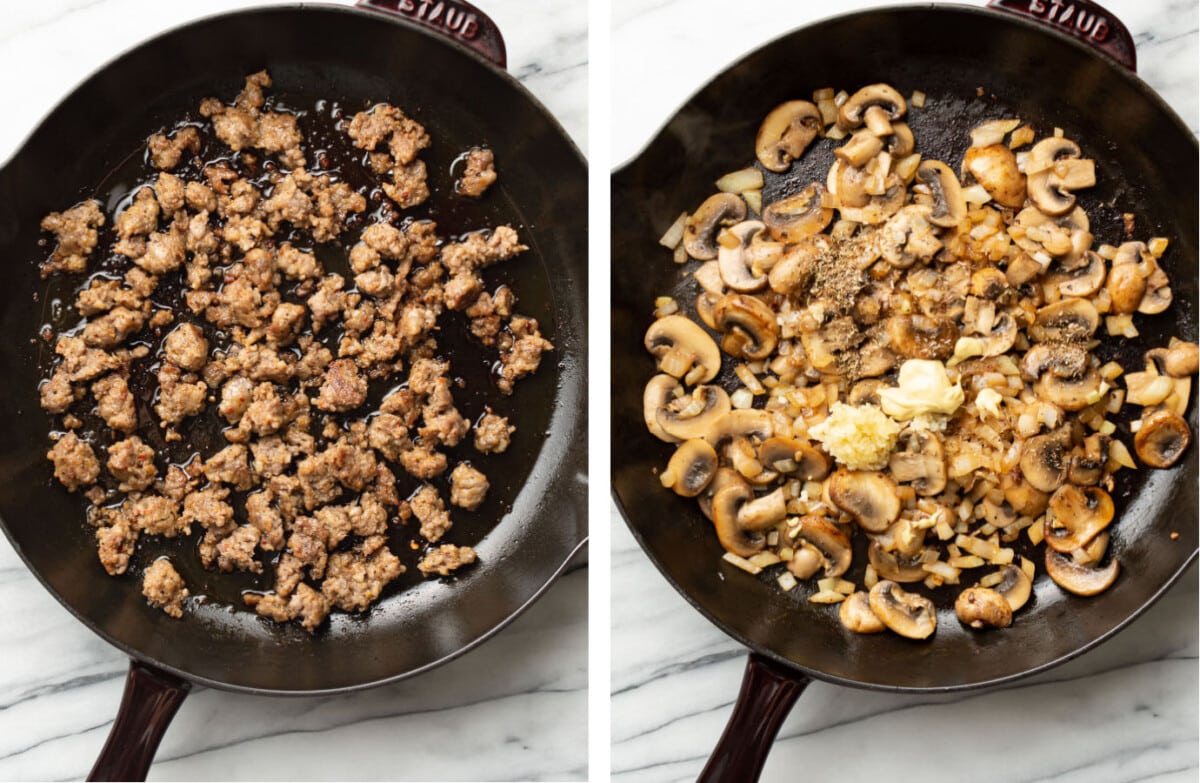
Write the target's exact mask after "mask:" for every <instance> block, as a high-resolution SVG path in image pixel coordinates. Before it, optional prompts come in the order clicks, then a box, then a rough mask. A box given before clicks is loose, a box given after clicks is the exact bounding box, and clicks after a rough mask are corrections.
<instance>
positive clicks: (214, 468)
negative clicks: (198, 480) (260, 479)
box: [204, 443, 254, 492]
mask: <svg viewBox="0 0 1200 783" xmlns="http://www.w3.org/2000/svg"><path fill="white" fill-rule="evenodd" d="M204 477H205V478H207V479H208V480H209V481H211V482H214V483H221V484H229V485H231V486H232V487H233V488H234V489H236V490H238V491H239V492H245V491H246V490H248V489H250V487H251V486H253V484H254V474H253V473H251V472H250V458H249V452H248V450H247V449H246V447H245V446H243V445H242V444H240V443H233V444H230V445H228V446H226V447H225V448H223V449H221V450H220V451H218V452H217V453H216V454H214V455H212V456H211V457H209V458H208V459H206V460H205V461H204Z"/></svg>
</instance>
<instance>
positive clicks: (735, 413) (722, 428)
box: [704, 408, 775, 448]
mask: <svg viewBox="0 0 1200 783" xmlns="http://www.w3.org/2000/svg"><path fill="white" fill-rule="evenodd" d="M774 433H775V423H774V421H773V420H772V419H771V414H770V413H768V412H767V411H764V410H760V409H758V408H744V409H735V410H731V411H729V412H728V413H726V414H725V415H724V416H722V417H721V418H719V419H717V420H716V421H715V422H714V423H713V426H712V427H711V428H709V430H708V432H706V433H704V439H705V440H707V441H708V442H709V445H711V446H712V447H713V448H720V447H721V446H722V445H724V444H725V443H726V442H728V441H730V440H732V439H733V438H753V439H756V440H759V441H763V440H766V439H767V438H769V437H771V436H772V435H773V434H774Z"/></svg>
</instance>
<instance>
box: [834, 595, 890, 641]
mask: <svg viewBox="0 0 1200 783" xmlns="http://www.w3.org/2000/svg"><path fill="white" fill-rule="evenodd" d="M838 619H839V620H841V622H842V625H843V626H845V627H846V630H848V631H853V632H854V633H879V632H881V631H883V630H884V629H886V628H887V626H886V625H884V624H883V621H882V620H880V619H879V618H878V617H876V616H875V613H874V612H872V611H871V599H870V598H869V597H868V595H867V594H866V593H864V592H863V591H861V590H860V591H858V592H856V593H851V594H850V595H849V596H847V597H846V600H845V601H842V603H841V604H840V605H839V606H838Z"/></svg>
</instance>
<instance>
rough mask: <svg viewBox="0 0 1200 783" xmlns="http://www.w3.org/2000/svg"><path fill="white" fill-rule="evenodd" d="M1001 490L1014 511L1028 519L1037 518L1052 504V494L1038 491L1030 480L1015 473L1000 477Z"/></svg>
mask: <svg viewBox="0 0 1200 783" xmlns="http://www.w3.org/2000/svg"><path fill="white" fill-rule="evenodd" d="M1000 490H1001V491H1002V492H1003V493H1004V499H1005V501H1007V502H1008V505H1010V506H1012V507H1013V511H1016V512H1017V513H1018V514H1020V515H1022V516H1026V517H1034V518H1037V517H1039V516H1041V514H1042V512H1043V511H1045V510H1046V506H1047V505H1049V503H1050V493H1049V492H1043V491H1042V490H1040V489H1036V488H1035V487H1034V486H1033V485H1032V484H1030V483H1029V480H1028V479H1026V478H1024V477H1023V476H1021V475H1019V474H1017V473H1015V472H1013V473H1005V474H1004V475H1003V476H1001V477H1000Z"/></svg>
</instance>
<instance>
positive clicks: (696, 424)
mask: <svg viewBox="0 0 1200 783" xmlns="http://www.w3.org/2000/svg"><path fill="white" fill-rule="evenodd" d="M732 407H733V406H732V405H731V404H730V402H729V395H728V394H726V393H725V390H724V389H722V388H721V387H720V386H706V385H701V386H697V387H696V388H695V389H693V390H692V393H691V394H690V395H689V394H685V395H681V396H677V397H674V398H673V399H671V400H670V401H669V402H668V403H667V404H666V405H664V406H663V407H661V408H659V409H658V410H657V411H656V413H655V418H656V421H657V423H658V426H659V428H660V429H661V430H662V431H663V432H665V433H667V434H668V435H670V436H671V437H672V438H676V439H678V440H690V439H691V438H702V437H704V435H705V434H707V433H708V431H709V430H711V429H712V428H713V426H714V425H715V424H716V423H717V422H718V421H720V419H721V418H722V417H723V416H724V415H725V414H726V413H729V411H730V409H731V408H732Z"/></svg>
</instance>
